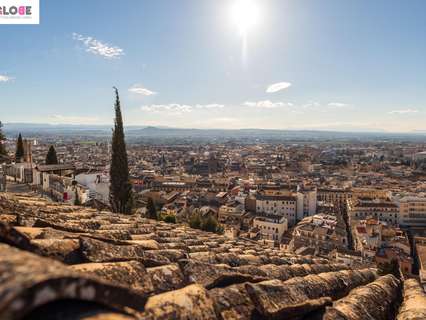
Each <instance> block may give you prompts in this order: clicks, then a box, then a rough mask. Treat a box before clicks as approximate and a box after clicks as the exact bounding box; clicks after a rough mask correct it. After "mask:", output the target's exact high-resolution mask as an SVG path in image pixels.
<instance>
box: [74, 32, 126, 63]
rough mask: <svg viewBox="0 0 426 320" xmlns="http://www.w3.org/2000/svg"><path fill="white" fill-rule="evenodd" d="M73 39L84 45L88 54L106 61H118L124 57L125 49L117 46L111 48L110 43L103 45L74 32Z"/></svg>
mask: <svg viewBox="0 0 426 320" xmlns="http://www.w3.org/2000/svg"><path fill="white" fill-rule="evenodd" d="M72 38H73V39H74V40H76V41H80V42H81V43H83V44H84V46H85V48H86V52H90V53H93V54H95V55H99V56H102V57H104V58H106V59H118V58H120V57H121V56H123V55H124V50H123V49H121V48H119V47H117V46H111V45H109V44H108V43H103V42H101V41H99V40H97V39H95V38H93V37H89V36H83V35H81V34H78V33H75V32H74V33H73V34H72Z"/></svg>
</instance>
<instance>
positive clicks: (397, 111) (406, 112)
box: [388, 109, 419, 114]
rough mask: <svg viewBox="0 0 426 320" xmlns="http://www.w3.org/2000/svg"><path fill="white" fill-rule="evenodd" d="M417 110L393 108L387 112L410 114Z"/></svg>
mask: <svg viewBox="0 0 426 320" xmlns="http://www.w3.org/2000/svg"><path fill="white" fill-rule="evenodd" d="M418 112H419V110H416V109H403V110H393V111H389V112H388V113H389V114H410V113H418Z"/></svg>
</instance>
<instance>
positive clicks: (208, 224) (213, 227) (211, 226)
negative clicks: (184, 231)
mask: <svg viewBox="0 0 426 320" xmlns="http://www.w3.org/2000/svg"><path fill="white" fill-rule="evenodd" d="M200 227H201V230H204V231H209V232H216V231H217V228H218V223H217V220H216V219H215V218H214V217H213V216H211V215H208V216H207V217H205V218H203V219H201V226H200Z"/></svg>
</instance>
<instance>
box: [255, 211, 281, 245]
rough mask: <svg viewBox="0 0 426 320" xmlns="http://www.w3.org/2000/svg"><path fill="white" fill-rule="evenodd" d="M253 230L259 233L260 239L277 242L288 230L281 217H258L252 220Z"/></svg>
mask: <svg viewBox="0 0 426 320" xmlns="http://www.w3.org/2000/svg"><path fill="white" fill-rule="evenodd" d="M253 229H254V230H257V231H258V232H259V233H260V235H261V237H262V239H266V240H274V241H277V242H279V241H280V240H281V238H282V236H283V234H284V232H286V231H287V229H288V223H287V219H286V218H285V217H282V216H276V215H269V216H258V217H256V218H254V219H253Z"/></svg>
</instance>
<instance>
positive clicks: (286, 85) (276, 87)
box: [266, 82, 291, 93]
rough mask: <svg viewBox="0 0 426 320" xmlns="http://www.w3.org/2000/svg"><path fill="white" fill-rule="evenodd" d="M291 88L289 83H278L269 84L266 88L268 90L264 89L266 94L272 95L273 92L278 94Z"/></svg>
mask: <svg viewBox="0 0 426 320" xmlns="http://www.w3.org/2000/svg"><path fill="white" fill-rule="evenodd" d="M290 86H291V83H290V82H278V83H274V84H271V85H270V86H268V88H266V92H267V93H274V92H278V91H281V90H284V89H287V88H289V87H290Z"/></svg>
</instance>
